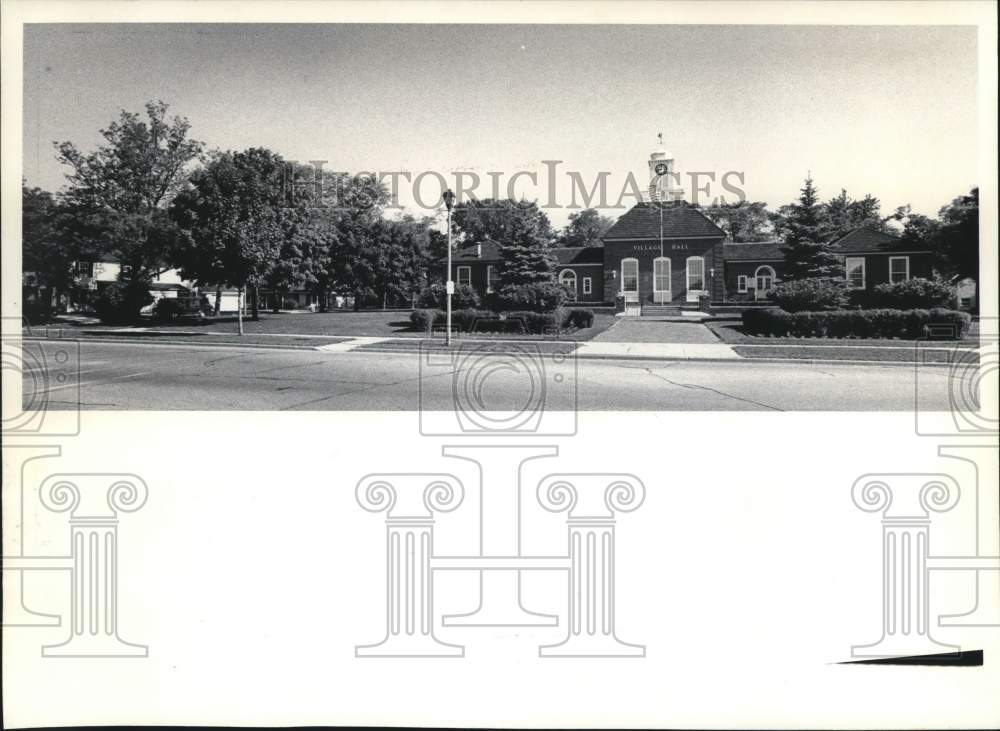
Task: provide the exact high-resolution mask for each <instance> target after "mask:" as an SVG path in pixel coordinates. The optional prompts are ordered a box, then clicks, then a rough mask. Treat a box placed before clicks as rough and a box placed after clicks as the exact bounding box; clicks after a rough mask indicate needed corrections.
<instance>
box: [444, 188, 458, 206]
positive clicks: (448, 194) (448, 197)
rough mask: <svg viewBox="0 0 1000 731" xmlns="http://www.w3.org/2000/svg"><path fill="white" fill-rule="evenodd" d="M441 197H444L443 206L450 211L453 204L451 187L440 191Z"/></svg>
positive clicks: (453, 196) (453, 197) (453, 195)
mask: <svg viewBox="0 0 1000 731" xmlns="http://www.w3.org/2000/svg"><path fill="white" fill-rule="evenodd" d="M441 197H442V198H444V206H445V208H447V209H448V210H449V211H450V210H451V208H452V206H454V205H455V194H454V193H453V192H452V190H451V188H448V190H446V191H445V192H444V193H442V194H441Z"/></svg>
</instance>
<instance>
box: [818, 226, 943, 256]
mask: <svg viewBox="0 0 1000 731" xmlns="http://www.w3.org/2000/svg"><path fill="white" fill-rule="evenodd" d="M904 245H905V244H904V243H903V242H900V240H899V238H898V237H896V236H894V235H892V234H890V233H884V232H882V231H876V230H875V229H872V228H867V227H865V226H862V227H861V228H856V229H854V230H853V231H851V232H850V233H849V234H847V235H845V236H841V237H840V238H839V239H837V240H836V241H834V242H833V247H832V248H833V249H834V250H835V251H837V252H838V253H847V254H879V253H882V252H886V251H899V250H900V249H901V248H902V247H903V246H904ZM905 246H906V247H907V248H909V249H912V248H913V247H912V245H905ZM927 250H928V251H929V249H927Z"/></svg>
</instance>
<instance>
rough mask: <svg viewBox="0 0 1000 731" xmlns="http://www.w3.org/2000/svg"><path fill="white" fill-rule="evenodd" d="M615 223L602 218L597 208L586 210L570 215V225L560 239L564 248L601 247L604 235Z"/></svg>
mask: <svg viewBox="0 0 1000 731" xmlns="http://www.w3.org/2000/svg"><path fill="white" fill-rule="evenodd" d="M614 224H615V222H614V220H613V219H611V218H609V217H608V216H602V215H601V214H600V213H598V212H597V209H595V208H585V209H583V210H582V211H579V212H577V213H571V214H569V223H567V224H566V227H565V228H564V229H563V232H562V235H561V236H560V237H559V243H560V244H561V245H562V246H601V245H602V241H601V239H602V238H603V236H604V234H606V233H607V232H608V229H610V228H611V227H612V226H614Z"/></svg>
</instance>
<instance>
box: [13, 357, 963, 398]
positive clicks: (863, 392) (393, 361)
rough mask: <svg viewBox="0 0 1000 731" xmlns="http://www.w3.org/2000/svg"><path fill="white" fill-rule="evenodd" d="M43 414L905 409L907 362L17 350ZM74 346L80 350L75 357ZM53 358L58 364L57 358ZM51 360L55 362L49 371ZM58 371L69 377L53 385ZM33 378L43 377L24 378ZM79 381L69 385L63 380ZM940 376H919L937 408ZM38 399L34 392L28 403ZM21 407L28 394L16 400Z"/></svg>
mask: <svg viewBox="0 0 1000 731" xmlns="http://www.w3.org/2000/svg"><path fill="white" fill-rule="evenodd" d="M24 346H25V351H26V353H34V354H35V356H36V357H35V358H33V359H32V361H33V362H37V363H42V362H44V364H45V365H44V366H36V368H40V369H42V370H44V371H45V373H44V374H42V373H41V371H38V372H33V371H29V373H28V377H27V378H26V381H25V383H26V387H25V389H26V393H27V391H28V390H29V389H36V390H39V389H44V392H45V397H46V403H47V405H48V407H49V408H52V409H59V408H72V407H74V406H75V404H76V398H77V392H78V393H79V401H80V404H81V406H82V407H83V408H85V409H126V410H129V409H137V410H143V409H153V410H172V409H181V410H285V409H291V410H294V409H300V410H306V411H336V410H350V411H353V410H385V411H392V410H404V411H413V410H417V409H424V410H451V409H453V408H454V404H455V403H456V399H458V402H459V403H460V407H461V408H463V409H473V410H479V411H493V410H497V411H506V410H509V411H524V410H525V409H532V408H537V406H538V405H539V404H541V403H544V408H545V409H546V410H568V409H572V408H574V405H575V408H577V409H579V410H584V411H596V410H627V411H629V410H630V411H671V410H681V411H686V410H691V411H736V410H799V411H805V410H821V411H905V410H912V409H913V404H914V388H915V382H916V380H917V376H916V372H915V368H914V366H912V365H884V366H883V365H858V364H851V365H839V364H806V363H794V364H785V363H749V362H704V361H627V360H622V361H610V360H585V359H579V360H575V359H573V358H572V357H570V358H563V357H557V356H554V355H548V356H539V357H537V358H534V359H532V358H530V357H528V358H526V357H523V356H522V357H519V358H512V357H508V356H491V357H481V356H475V355H470V356H468V357H466V356H465V355H464V354H463V355H459V356H457V357H455V358H453V357H451V356H450V355H448V354H443V355H438V356H435V357H434V358H433V359H432V360H429V361H428V360H425V359H422V358H421V356H420V355H419V354H417V353H359V352H354V353H334V352H318V351H309V350H268V349H247V348H226V347H214V346H211V347H208V346H196V347H191V346H183V345H154V344H147V343H106V342H100V343H99V342H81V343H79V345H78V346H77V343H76V342H75V341H70V342H60V341H26V342H25V344H24ZM77 347H78V348H79V350H78V351H77ZM60 353H68V358H67V356H65V355H60ZM60 360H65V361H66V362H64V363H60V362H59V361H60ZM57 371H58V372H67V373H70V374H71V375H72V376H73V377H72V378H70V379H69V380H63V381H60V380H58V374H57ZM33 375H34V376H38V375H45V376H46V377H45V378H38V377H32V376H33ZM77 376H78V385H77V383H76V378H77ZM949 377H950V376H949V371H948V369H947V368H940V367H938V368H929V369H926V370H925V371H922V372H921V376H920V379H919V380H920V387H921V402H922V404H923V405H924V407H925V408H927V407H930V408H935V409H936V408H940V409H942V410H944V409H947V408H948V390H949V386H948V379H949ZM37 395H38V394H35V396H37ZM26 398H27V396H26Z"/></svg>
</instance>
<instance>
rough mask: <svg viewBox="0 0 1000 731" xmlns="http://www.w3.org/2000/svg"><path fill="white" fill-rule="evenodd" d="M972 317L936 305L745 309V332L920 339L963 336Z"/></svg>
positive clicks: (812, 336) (778, 334)
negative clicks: (805, 310)
mask: <svg viewBox="0 0 1000 731" xmlns="http://www.w3.org/2000/svg"><path fill="white" fill-rule="evenodd" d="M971 324H972V318H971V317H970V316H969V315H968V314H967V313H965V312H958V311H957V310H946V309H944V308H940V307H936V308H933V309H930V310H922V309H918V310H892V309H876V310H830V311H827V312H785V311H784V310H779V309H767V310H746V311H744V312H743V331H744V332H746V333H747V334H748V335H771V336H777V337H782V336H785V337H788V336H790V337H811V338H849V337H856V338H902V339H905V340H917V339H920V338H926V337H942V336H947V335H949V334H950V335H951V336H952V337H953V338H955V339H959V338H961V337H962V336H963V335H965V334H966V333H967V332H968V331H969V327H970V326H971Z"/></svg>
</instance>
